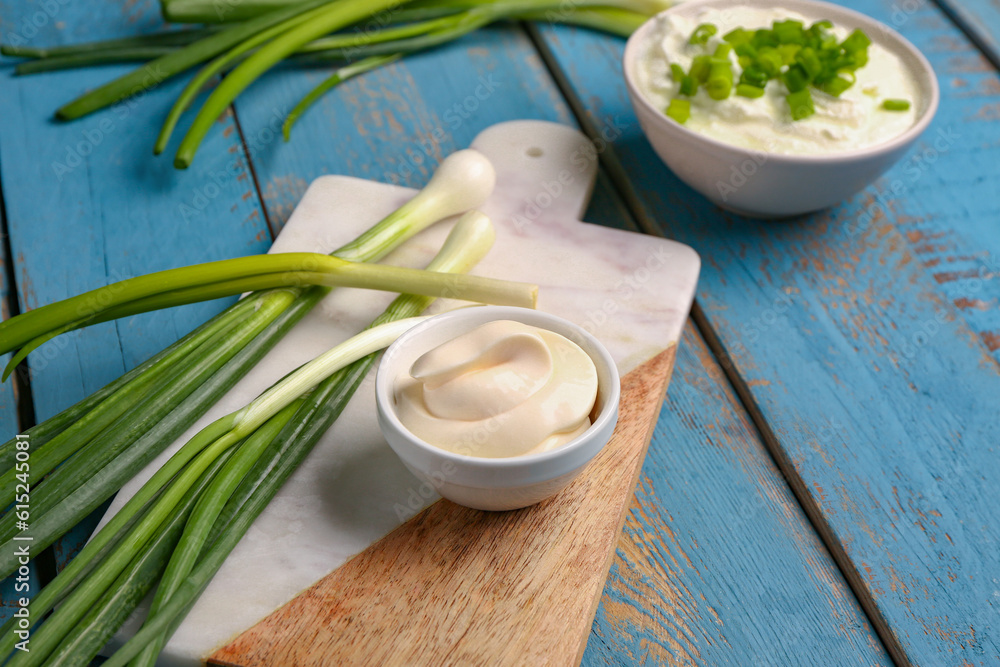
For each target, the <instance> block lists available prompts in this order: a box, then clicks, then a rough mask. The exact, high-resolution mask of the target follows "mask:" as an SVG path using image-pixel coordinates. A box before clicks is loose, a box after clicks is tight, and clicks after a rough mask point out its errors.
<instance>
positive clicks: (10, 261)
mask: <svg viewBox="0 0 1000 667" xmlns="http://www.w3.org/2000/svg"><path fill="white" fill-rule="evenodd" d="M0 239H2V240H3V245H2V246H0V264H3V267H4V273H3V275H2V276H0V280H2V281H4V282H5V283H6V286H7V289H6V293H5V294H4V297H3V304H0V307H2V308H3V312H4V314H5V315H6V316H7V318H10V317H14V316H16V315H20V314H21V304H20V302H18V300H17V272H16V271H14V252H13V249H12V248H11V244H10V233H9V231H8V229H7V204H6V203H5V201H4V196H3V179H2V178H0ZM5 319H6V318H5ZM9 381H10V382H11V384H12V391H13V394H14V407H15V409H16V411H17V415H16V419H17V428H18V432H19V433H24V432H25V431H27V430H28V429H29V428H31V427H32V426H34V425H35V424H37V423H38V422H37V420H36V417H35V401H34V399H33V398H32V394H31V374H30V371H29V369H28V360H27V359H24V360H22V361H21V363H19V364H18V365H17V367H16V368H15V369H14V372H13V373H11V376H10V378H9ZM52 549H53V548H52V547H51V546H49V547H47V548H46V549H44V550H43V551H42V553H40V554H38V555H37V556H35V558H33V559H32V563H33V564H34V566H35V569H36V572H35V574H36V576H37V577H38V580H39V582H40V583H41V585H42V586H45V585H46V584H48V583H49V582H50V581H52V580H53V579H54V578H55V576H56V558H55V553H54V552H53V550H52ZM11 576H13V575H11Z"/></svg>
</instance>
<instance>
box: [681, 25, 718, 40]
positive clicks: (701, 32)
mask: <svg viewBox="0 0 1000 667" xmlns="http://www.w3.org/2000/svg"><path fill="white" fill-rule="evenodd" d="M717 32H719V29H718V28H717V27H716V26H714V25H712V24H711V23H702V24H701V25H700V26H698V27H697V28H695V29H694V32H692V33H691V38H690V39H689V40H688V43H689V44H707V43H708V38H709V37H711V36H712V35H714V34H715V33H717Z"/></svg>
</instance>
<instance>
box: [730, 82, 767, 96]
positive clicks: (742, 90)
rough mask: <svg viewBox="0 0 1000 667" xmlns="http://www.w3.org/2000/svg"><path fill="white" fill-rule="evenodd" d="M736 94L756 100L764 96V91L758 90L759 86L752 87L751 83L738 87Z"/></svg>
mask: <svg viewBox="0 0 1000 667" xmlns="http://www.w3.org/2000/svg"><path fill="white" fill-rule="evenodd" d="M736 94H737V95H739V96H740V97H749V98H751V99H756V98H758V97H763V96H764V89H763V88H758V87H757V86H751V85H750V84H749V83H741V84H740V85H738V86H736Z"/></svg>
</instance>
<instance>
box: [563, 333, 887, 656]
mask: <svg viewBox="0 0 1000 667" xmlns="http://www.w3.org/2000/svg"><path fill="white" fill-rule="evenodd" d="M818 591H822V592H823V594H822V595H823V597H824V598H826V604H820V605H817V604H815V601H816V600H817V592H818ZM635 663H642V664H671V665H687V664H692V665H693V664H699V665H718V664H726V663H734V664H743V665H852V664H854V665H873V664H885V665H888V664H892V663H891V660H890V659H889V656H888V654H886V653H885V650H884V649H883V647H882V644H881V643H880V641H879V639H878V637H877V636H876V635H875V634H874V632H873V631H872V628H871V626H870V625H869V624H868V622H867V619H866V618H865V616H864V612H863V611H862V610H861V608H860V606H859V605H858V602H857V600H856V599H855V598H854V595H853V594H852V593H851V591H850V588H848V586H847V583H846V582H845V581H844V579H843V577H842V576H841V574H840V571H839V570H838V569H837V566H836V565H835V564H834V562H833V560H832V558H831V557H830V555H829V553H828V552H827V551H826V549H825V548H824V547H823V545H822V544H821V543H820V541H819V539H818V538H817V536H816V534H815V533H814V532H813V531H812V530H811V528H810V526H809V521H808V519H807V518H806V516H805V514H804V513H803V512H802V510H801V508H800V507H799V506H798V504H797V501H796V500H795V498H794V497H793V495H792V493H791V491H790V489H789V488H788V486H787V485H786V484H785V483H784V480H783V479H782V477H781V473H780V472H779V471H778V469H777V468H776V466H775V465H774V463H773V462H772V460H771V458H770V457H769V456H768V454H767V450H766V448H765V446H764V444H763V442H762V441H761V439H760V434H759V433H758V432H757V430H756V429H755V428H754V426H753V424H751V423H750V421H749V419H748V418H747V415H746V413H745V411H744V410H743V409H742V406H741V405H740V403H739V399H738V397H737V396H736V395H735V394H734V392H733V391H732V390H731V388H730V387H729V385H728V384H727V383H726V382H725V379H724V374H723V372H722V369H721V368H720V367H719V365H718V363H717V362H716V360H715V359H714V358H713V357H712V355H711V353H710V352H709V351H708V348H707V347H706V345H705V343H704V341H703V340H702V338H701V337H700V336H699V335H698V334H697V333H696V330H695V329H694V327H693V326H691V325H689V326H688V327H687V330H686V332H685V335H684V338H683V340H682V342H681V346H680V350H679V352H678V355H677V363H676V367H675V369H674V377H673V380H672V381H671V384H670V390H669V392H668V395H667V403H666V405H665V406H664V408H663V412H662V414H661V416H660V420H659V422H658V423H657V425H656V429H655V431H654V434H653V440H652V442H651V444H650V448H649V453H648V454H647V460H646V464H645V466H644V467H643V471H642V477H641V480H640V483H639V487H638V489H637V491H636V498H635V501H634V502H633V503H632V507H631V508H630V511H629V514H628V518H627V520H626V524H625V534H624V535H623V537H622V539H621V541H620V543H619V548H618V553H617V555H616V558H615V561H614V563H613V564H612V567H611V574H610V576H609V577H608V583H607V586H606V587H605V594H604V599H603V600H602V603H601V606H600V608H599V609H598V613H597V618H596V621H595V623H594V628H593V630H592V634H591V638H590V641H589V642H588V644H587V650H586V652H585V653H584V656H583V661H582V664H583V665H587V666H590V665H607V664H635Z"/></svg>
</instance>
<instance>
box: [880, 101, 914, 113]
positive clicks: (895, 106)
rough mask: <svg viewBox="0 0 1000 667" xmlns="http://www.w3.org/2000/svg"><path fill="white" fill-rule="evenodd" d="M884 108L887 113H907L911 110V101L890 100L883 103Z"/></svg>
mask: <svg viewBox="0 0 1000 667" xmlns="http://www.w3.org/2000/svg"><path fill="white" fill-rule="evenodd" d="M882 108H883V109H885V110H886V111H907V110H909V108H910V101H909V100H896V99H890V100H885V101H883V102H882Z"/></svg>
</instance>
